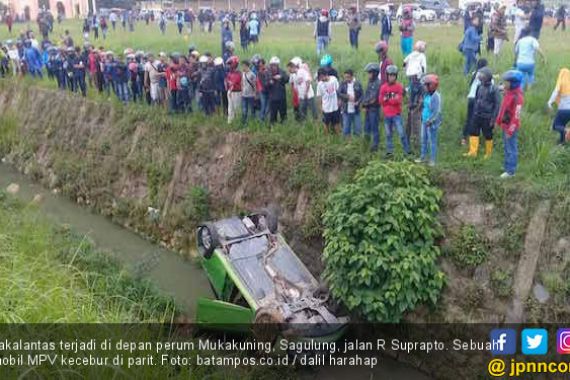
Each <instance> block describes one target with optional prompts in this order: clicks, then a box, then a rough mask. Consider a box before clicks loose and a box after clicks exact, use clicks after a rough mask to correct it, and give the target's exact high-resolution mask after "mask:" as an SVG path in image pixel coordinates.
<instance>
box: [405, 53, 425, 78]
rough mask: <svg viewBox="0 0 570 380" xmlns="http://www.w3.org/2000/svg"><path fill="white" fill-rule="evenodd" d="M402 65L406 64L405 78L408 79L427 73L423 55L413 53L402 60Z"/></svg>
mask: <svg viewBox="0 0 570 380" xmlns="http://www.w3.org/2000/svg"><path fill="white" fill-rule="evenodd" d="M404 63H405V64H406V76H408V77H412V76H417V77H420V76H421V75H422V74H425V73H426V72H427V61H426V55H425V54H424V53H420V52H418V51H413V52H412V53H410V54H409V55H408V56H407V57H406V59H404Z"/></svg>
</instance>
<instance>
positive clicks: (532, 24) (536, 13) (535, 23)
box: [528, 0, 544, 40]
mask: <svg viewBox="0 0 570 380" xmlns="http://www.w3.org/2000/svg"><path fill="white" fill-rule="evenodd" d="M531 7H532V10H531V12H530V18H529V20H528V27H529V28H530V34H531V35H532V36H533V37H534V38H536V39H537V40H538V39H540V31H541V30H542V23H543V20H544V5H543V4H541V3H540V0H531Z"/></svg>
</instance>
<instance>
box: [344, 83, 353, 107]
mask: <svg viewBox="0 0 570 380" xmlns="http://www.w3.org/2000/svg"><path fill="white" fill-rule="evenodd" d="M346 94H347V95H348V98H349V99H350V98H351V97H352V99H354V81H352V82H348V84H347V85H346ZM354 111H355V110H354V100H349V101H348V102H347V103H346V112H347V113H354Z"/></svg>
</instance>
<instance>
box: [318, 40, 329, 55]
mask: <svg viewBox="0 0 570 380" xmlns="http://www.w3.org/2000/svg"><path fill="white" fill-rule="evenodd" d="M327 46H329V37H328V36H327V37H317V55H321V53H322V52H324V51H325V50H327Z"/></svg>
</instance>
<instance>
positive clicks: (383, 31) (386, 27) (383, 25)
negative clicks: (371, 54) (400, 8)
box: [380, 9, 392, 44]
mask: <svg viewBox="0 0 570 380" xmlns="http://www.w3.org/2000/svg"><path fill="white" fill-rule="evenodd" d="M391 35H392V20H390V15H387V14H386V11H384V9H382V10H381V11H380V39H381V40H382V41H384V42H386V44H387V43H388V42H389V40H390V36H391Z"/></svg>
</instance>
